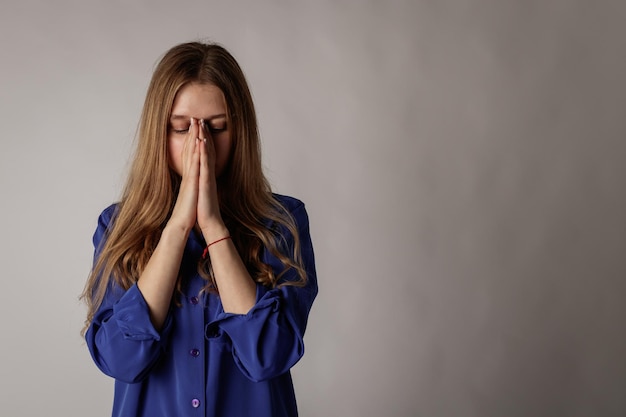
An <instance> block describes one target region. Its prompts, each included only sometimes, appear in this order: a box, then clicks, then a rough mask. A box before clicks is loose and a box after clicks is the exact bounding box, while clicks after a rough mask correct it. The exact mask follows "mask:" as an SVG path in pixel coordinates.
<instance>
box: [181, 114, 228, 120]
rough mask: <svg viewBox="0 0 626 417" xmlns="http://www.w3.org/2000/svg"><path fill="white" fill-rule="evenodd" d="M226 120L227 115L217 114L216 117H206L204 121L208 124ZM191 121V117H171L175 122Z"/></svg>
mask: <svg viewBox="0 0 626 417" xmlns="http://www.w3.org/2000/svg"><path fill="white" fill-rule="evenodd" d="M225 118H226V114H225V113H222V114H216V115H215V116H211V117H204V118H202V119H204V121H206V122H210V121H212V120H215V119H225ZM189 119H191V117H189V116H183V115H182V114H173V115H172V117H170V120H171V121H175V120H187V121H188V120H189Z"/></svg>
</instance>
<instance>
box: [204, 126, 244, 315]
mask: <svg viewBox="0 0 626 417" xmlns="http://www.w3.org/2000/svg"><path fill="white" fill-rule="evenodd" d="M201 125H202V128H200V129H199V138H200V142H201V146H200V177H199V185H200V188H199V194H198V214H197V218H198V226H200V229H201V230H202V234H203V236H204V240H205V241H206V242H207V244H211V243H213V242H216V241H218V240H220V239H223V238H224V237H227V236H229V234H230V233H229V231H228V229H227V228H226V226H225V225H224V222H223V220H222V216H221V214H220V208H219V202H218V199H217V181H216V175H215V146H214V144H213V138H212V137H211V135H210V133H209V132H208V130H206V129H204V123H203V122H202V123H201ZM209 256H210V257H211V267H212V268H213V274H214V276H215V283H216V285H217V288H218V289H219V292H220V299H221V300H222V306H223V307H224V310H225V311H226V312H228V313H235V314H246V313H247V312H248V311H250V309H251V308H252V306H254V303H255V301H256V284H255V283H254V281H253V280H252V277H251V276H250V274H249V273H248V270H247V269H246V267H245V265H244V263H243V261H242V260H241V256H239V252H237V249H236V248H235V245H234V244H233V241H232V239H224V240H221V241H220V242H217V243H215V244H212V245H210V246H209Z"/></svg>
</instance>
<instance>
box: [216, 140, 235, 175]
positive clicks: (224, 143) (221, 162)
mask: <svg viewBox="0 0 626 417" xmlns="http://www.w3.org/2000/svg"><path fill="white" fill-rule="evenodd" d="M231 150H232V141H231V139H230V136H226V137H220V138H216V139H215V173H216V174H217V175H220V174H221V173H222V171H223V170H224V168H225V167H226V165H227V164H228V161H229V160H230V154H231Z"/></svg>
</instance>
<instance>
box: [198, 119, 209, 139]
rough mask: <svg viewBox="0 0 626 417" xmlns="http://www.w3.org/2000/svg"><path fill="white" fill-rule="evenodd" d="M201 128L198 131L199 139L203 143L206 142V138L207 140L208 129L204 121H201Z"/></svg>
mask: <svg viewBox="0 0 626 417" xmlns="http://www.w3.org/2000/svg"><path fill="white" fill-rule="evenodd" d="M199 124H200V127H199V129H198V138H199V139H200V140H201V141H203V142H206V138H207V129H206V123H205V122H204V119H200V122H199Z"/></svg>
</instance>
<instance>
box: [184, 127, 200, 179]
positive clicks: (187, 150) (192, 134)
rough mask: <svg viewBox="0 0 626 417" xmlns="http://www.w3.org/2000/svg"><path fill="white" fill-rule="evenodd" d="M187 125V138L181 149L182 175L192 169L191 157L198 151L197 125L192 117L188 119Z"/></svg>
mask: <svg viewBox="0 0 626 417" xmlns="http://www.w3.org/2000/svg"><path fill="white" fill-rule="evenodd" d="M189 123H190V124H189V130H188V132H187V137H186V138H185V147H184V149H183V152H184V154H183V173H186V172H188V171H189V170H190V169H191V168H192V167H193V165H194V161H193V159H194V158H193V155H194V153H196V152H197V150H198V146H197V142H198V139H197V138H198V124H197V121H196V120H195V119H194V118H193V117H192V118H191V119H190V122H189ZM197 163H198V161H196V164H197Z"/></svg>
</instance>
